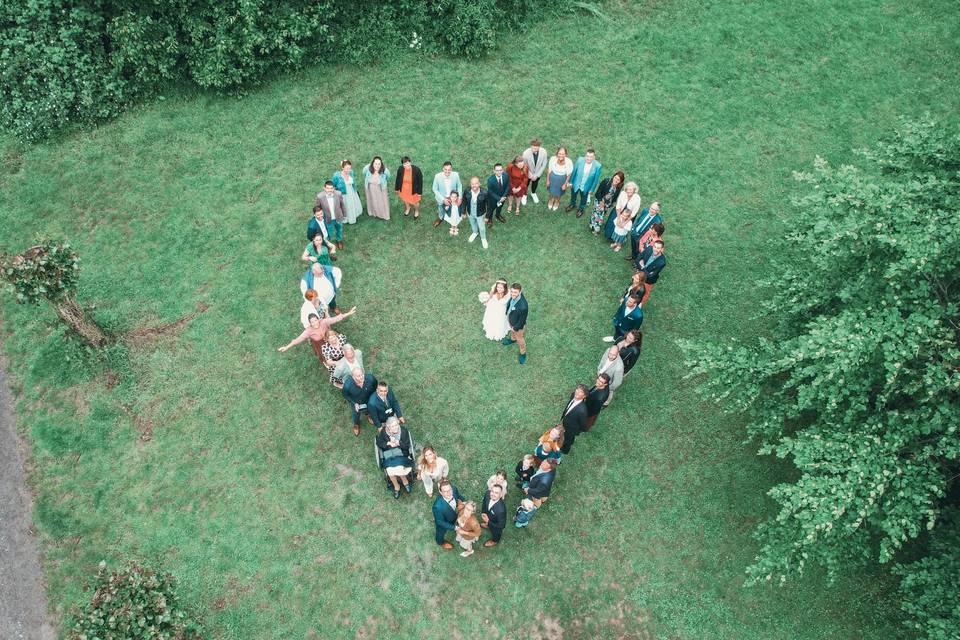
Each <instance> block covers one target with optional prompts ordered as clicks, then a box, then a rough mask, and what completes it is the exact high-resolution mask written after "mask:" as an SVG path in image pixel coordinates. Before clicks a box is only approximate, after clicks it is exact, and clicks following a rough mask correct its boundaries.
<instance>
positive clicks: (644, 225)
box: [624, 202, 663, 261]
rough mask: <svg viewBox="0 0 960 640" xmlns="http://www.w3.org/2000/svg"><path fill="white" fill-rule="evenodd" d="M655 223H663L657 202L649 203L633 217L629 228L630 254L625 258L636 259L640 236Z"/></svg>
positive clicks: (638, 251)
mask: <svg viewBox="0 0 960 640" xmlns="http://www.w3.org/2000/svg"><path fill="white" fill-rule="evenodd" d="M655 224H663V218H661V217H660V203H659V202H652V203H650V206H649V207H647V208H646V209H644V210H643V211H641V212H640V215H638V216H637V217H636V218H635V219H634V221H633V226H632V227H631V228H630V255H629V256H624V258H625V259H626V260H633V261H636V260H637V255H638V254H639V253H640V238H642V237H643V234H645V233H646V232H647V231H649V230H650V227H652V226H653V225H655Z"/></svg>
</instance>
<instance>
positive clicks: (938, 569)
mask: <svg viewBox="0 0 960 640" xmlns="http://www.w3.org/2000/svg"><path fill="white" fill-rule="evenodd" d="M942 520H943V524H941V525H940V526H938V527H937V528H936V529H934V531H933V533H932V534H931V536H930V543H929V555H927V556H926V557H924V558H921V559H920V560H916V561H914V562H911V563H909V564H901V565H898V566H896V567H895V568H894V572H895V573H897V574H898V575H900V576H901V578H902V581H901V582H900V587H899V590H900V598H901V600H902V602H903V610H904V612H905V613H906V614H907V616H908V618H907V624H908V626H909V627H910V628H911V629H913V630H914V631H915V632H916V634H917V635H918V636H919V637H922V638H925V639H926V640H953V639H954V638H956V637H957V633H958V632H960V597H957V596H958V585H960V551H958V550H960V522H958V521H960V513H958V512H957V509H956V508H953V509H950V510H946V511H945V512H944V514H943V516H942Z"/></svg>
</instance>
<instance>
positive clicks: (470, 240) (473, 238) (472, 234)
mask: <svg viewBox="0 0 960 640" xmlns="http://www.w3.org/2000/svg"><path fill="white" fill-rule="evenodd" d="M476 239H477V234H475V233H471V234H470V237H469V238H468V239H467V242H473V241H474V240H476Z"/></svg>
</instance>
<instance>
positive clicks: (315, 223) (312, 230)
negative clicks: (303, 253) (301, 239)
mask: <svg viewBox="0 0 960 640" xmlns="http://www.w3.org/2000/svg"><path fill="white" fill-rule="evenodd" d="M317 235H320V236H321V237H322V238H323V241H324V242H329V241H330V238H329V237H327V225H326V224H324V222H323V207H321V206H320V205H314V207H313V217H312V218H310V221H309V222H308V223H307V241H309V242H313V238H314V237H315V236H317Z"/></svg>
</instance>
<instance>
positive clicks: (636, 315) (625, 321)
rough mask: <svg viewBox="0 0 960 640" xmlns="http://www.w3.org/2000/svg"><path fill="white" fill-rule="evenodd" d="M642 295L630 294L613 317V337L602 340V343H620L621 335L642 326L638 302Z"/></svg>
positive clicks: (641, 312)
mask: <svg viewBox="0 0 960 640" xmlns="http://www.w3.org/2000/svg"><path fill="white" fill-rule="evenodd" d="M641 300H643V295H641V294H640V293H639V292H638V293H631V294H630V295H628V296H627V297H626V298H625V299H624V301H623V302H621V303H620V307H619V308H618V309H617V312H616V313H615V314H614V315H613V335H612V336H607V337H606V338H604V339H603V341H604V342H620V340H622V339H623V335H624V334H625V333H627V332H628V331H630V330H632V329H639V328H640V325H642V324H643V309H641V308H640V301H641Z"/></svg>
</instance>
